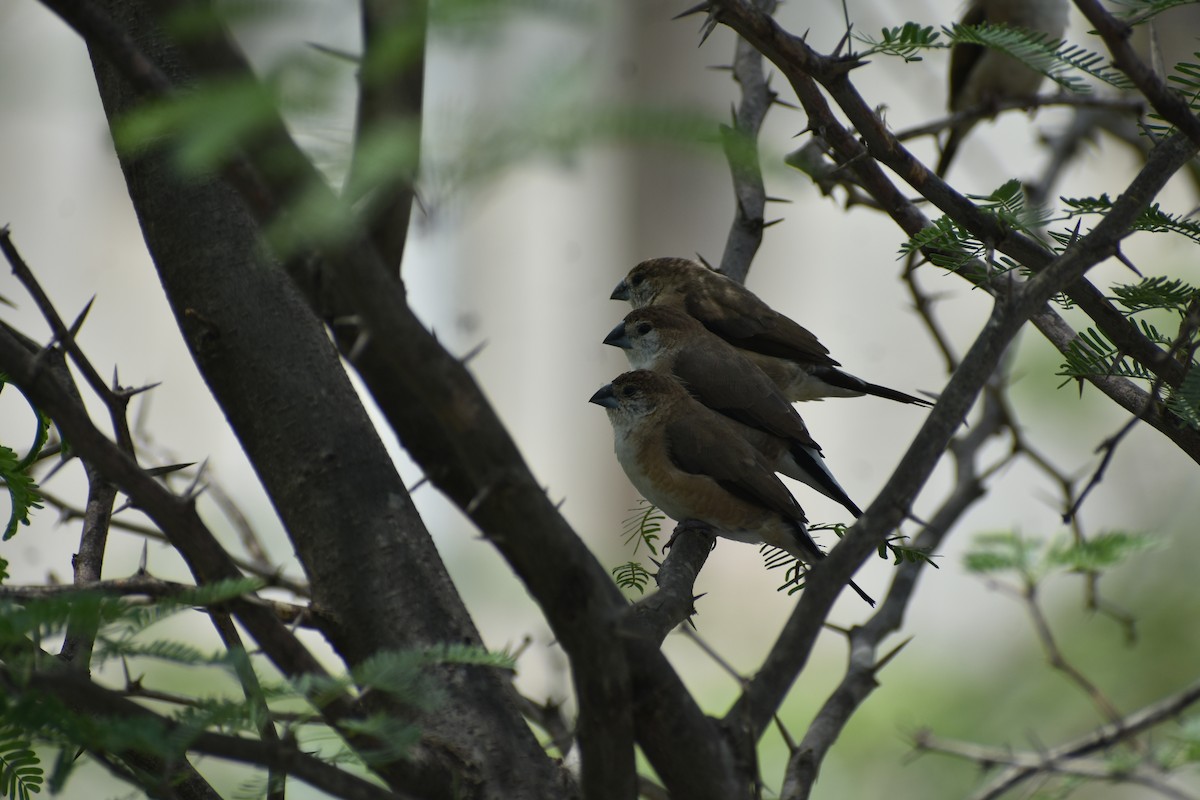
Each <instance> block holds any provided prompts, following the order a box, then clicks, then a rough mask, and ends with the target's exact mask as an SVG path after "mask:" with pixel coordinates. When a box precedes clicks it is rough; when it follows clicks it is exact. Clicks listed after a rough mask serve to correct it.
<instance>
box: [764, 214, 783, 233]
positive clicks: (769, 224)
mask: <svg viewBox="0 0 1200 800" xmlns="http://www.w3.org/2000/svg"><path fill="white" fill-rule="evenodd" d="M781 222H783V217H779V218H778V219H773V220H771V221H770V222H764V223H763V226H762V227H763V230H764V231H765V230H766V229H767V228H769V227H771V226H772V225H778V224H779V223H781Z"/></svg>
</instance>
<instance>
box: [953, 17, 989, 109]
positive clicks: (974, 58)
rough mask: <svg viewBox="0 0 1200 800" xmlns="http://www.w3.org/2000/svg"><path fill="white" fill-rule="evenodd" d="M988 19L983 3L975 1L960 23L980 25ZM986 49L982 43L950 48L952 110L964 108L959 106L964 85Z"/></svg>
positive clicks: (957, 45)
mask: <svg viewBox="0 0 1200 800" xmlns="http://www.w3.org/2000/svg"><path fill="white" fill-rule="evenodd" d="M986 19H987V16H986V14H985V13H984V10H983V3H974V4H973V5H972V6H971V7H970V8H968V9H967V12H966V13H965V14H963V18H962V19H961V20H959V24H960V25H979V24H981V23H983V22H984V21H985V20H986ZM986 50H987V48H985V47H984V46H983V45H980V44H956V45H954V47H952V48H950V96H949V102H948V103H947V106H948V107H949V108H950V110H951V111H962V110H963V109H962V108H961V107H960V106H959V103H960V101H961V95H962V91H963V87H965V86H966V85H967V77H968V76H969V75H970V74H971V71H972V70H973V69H974V68H975V65H976V64H977V63H979V59H981V58H983V54H984V52H985V51H986Z"/></svg>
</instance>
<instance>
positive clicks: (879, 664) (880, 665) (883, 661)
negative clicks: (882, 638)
mask: <svg viewBox="0 0 1200 800" xmlns="http://www.w3.org/2000/svg"><path fill="white" fill-rule="evenodd" d="M912 640H913V637H912V636H910V637H908V638H907V639H905V640H904V641H903V642H901V643H900V644H898V645H896V646H895V647H893V648H892V650H891V652H889V653H888V654H887V655H886V656H884V657H883V658H881V659H879V661H878V662H877V663H876V664H875V666H874V667H873V668H872V669H871V671H872V672H879V671H880V670H881V669H883V668H884V667H886V666H887V664H888V662H889V661H891V660H892V659H893V658H895V657H896V656H897V655H899V654H900V651H901V650H903V649H904V648H905V647H907V646H908V643H909V642H911V641H912Z"/></svg>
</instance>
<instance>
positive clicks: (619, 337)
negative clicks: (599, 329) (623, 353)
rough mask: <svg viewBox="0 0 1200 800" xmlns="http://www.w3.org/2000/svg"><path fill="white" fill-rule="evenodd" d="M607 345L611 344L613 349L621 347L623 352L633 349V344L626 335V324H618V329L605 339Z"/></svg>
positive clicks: (609, 333)
mask: <svg viewBox="0 0 1200 800" xmlns="http://www.w3.org/2000/svg"><path fill="white" fill-rule="evenodd" d="M604 343H605V344H611V345H612V346H613V347H619V348H621V349H622V350H628V349H629V348H631V347H633V342H631V341H629V337H628V336H626V335H625V323H624V322H619V323H617V327H615V328H613V329H612V330H611V331H609V332H608V336H605V337H604Z"/></svg>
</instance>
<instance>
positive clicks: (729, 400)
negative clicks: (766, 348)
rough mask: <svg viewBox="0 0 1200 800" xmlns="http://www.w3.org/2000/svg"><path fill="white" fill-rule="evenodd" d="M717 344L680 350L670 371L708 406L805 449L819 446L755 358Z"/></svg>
mask: <svg viewBox="0 0 1200 800" xmlns="http://www.w3.org/2000/svg"><path fill="white" fill-rule="evenodd" d="M723 344H724V343H721V344H720V345H718V344H717V343H716V342H713V343H706V344H705V345H698V346H696V345H694V346H688V347H684V348H682V349H680V351H679V352H678V353H677V354H676V356H675V358H674V360H673V362H672V372H674V373H675V377H676V378H678V379H679V380H680V381H682V382H683V384H684V385H685V386H687V387H688V390H689V391H691V393H692V395H693V396H694V397H695V398H696V399H697V400H699V401H700V402H701V403H703V404H704V405H706V406H708V407H709V408H711V409H713V410H714V411H719V412H721V413H722V414H724V415H725V416H727V417H731V418H733V419H735V420H737V421H738V422H741V423H743V424H745V425H749V426H750V427H752V428H758V429H759V430H764V431H767V432H768V433H772V434H774V435H775V436H782V437H784V438H785V439H789V440H791V441H792V442H793V443H795V444H798V445H801V446H803V447H812V448H815V449H817V450H820V449H821V447H820V445H818V444H817V443H816V442H815V441H813V438H812V436H811V435H810V434H809V432H808V428H806V427H805V425H804V421H803V420H802V419H801V418H800V415H799V414H797V413H796V410H795V409H794V408H792V405H791V403H789V402H788V401H787V399H786V398H784V396H783V394H781V393H780V391H779V389H778V388H777V387H776V386H775V384H774V383H773V382H772V381H771V379H770V378H769V377H767V375H766V373H764V372H763V371H762V370H761V369H759V368H758V366H756V365H755V364H754V362H752V361H750V360H749V359H747V358H746V357H745V356H743V355H742V354H741V353H739V352H737V350H735V349H734V348H732V347H726V346H722V345H723Z"/></svg>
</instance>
